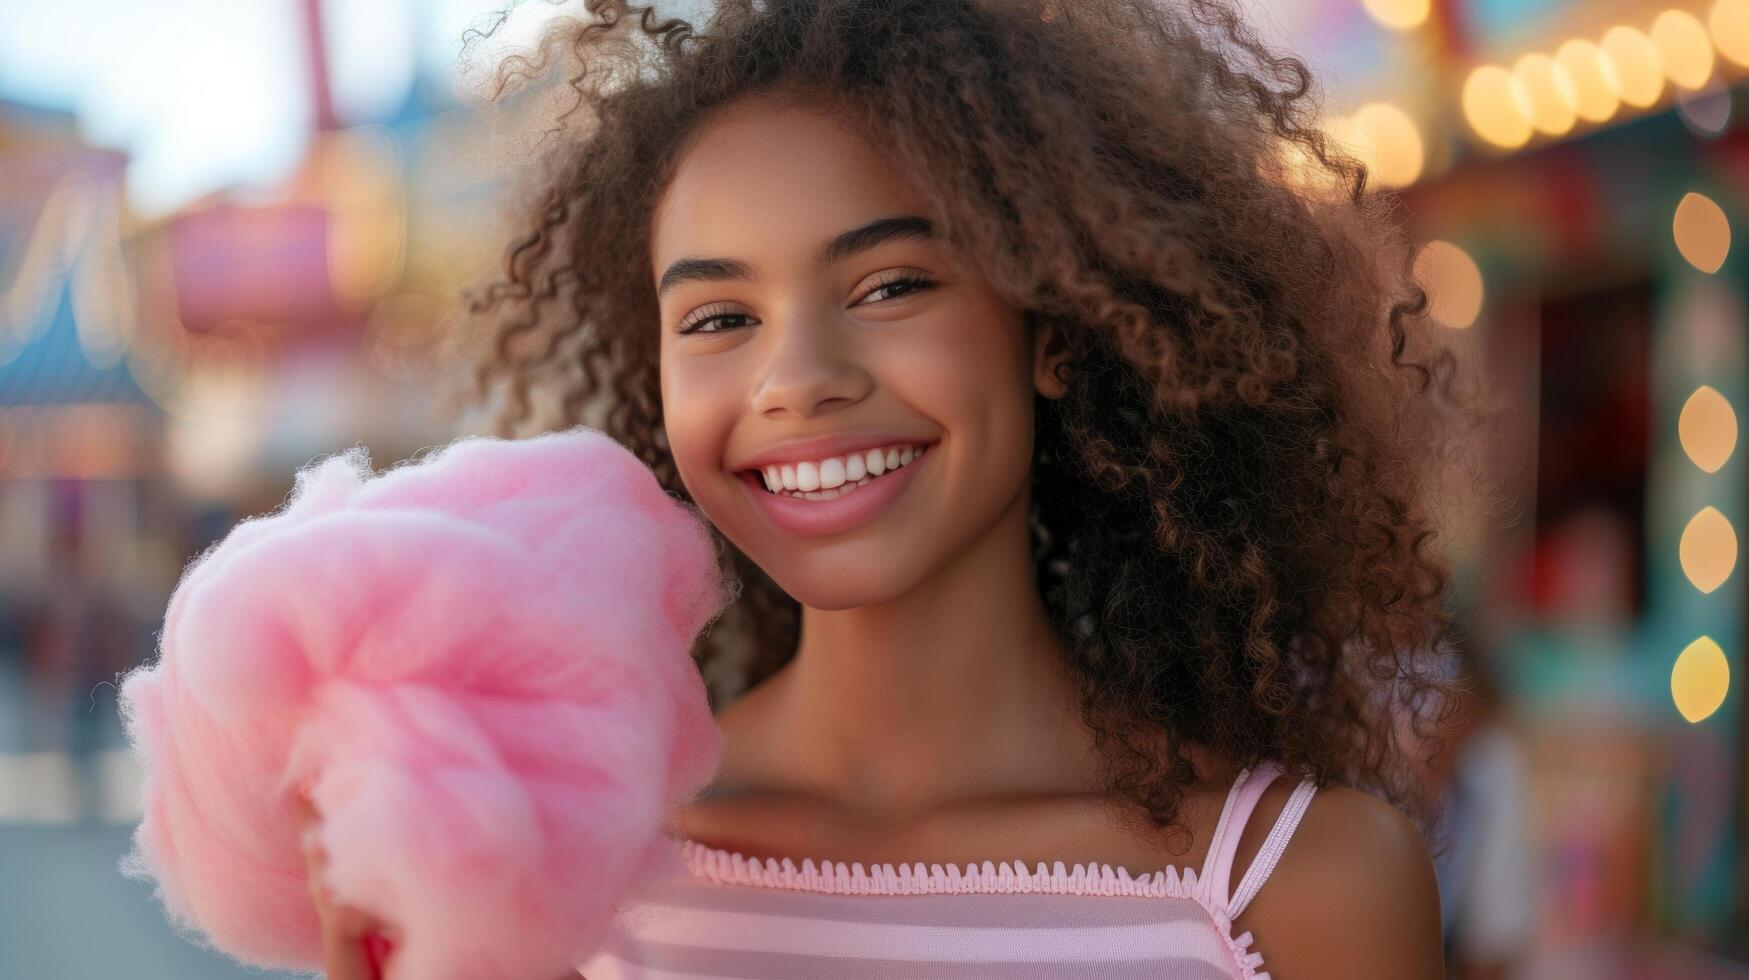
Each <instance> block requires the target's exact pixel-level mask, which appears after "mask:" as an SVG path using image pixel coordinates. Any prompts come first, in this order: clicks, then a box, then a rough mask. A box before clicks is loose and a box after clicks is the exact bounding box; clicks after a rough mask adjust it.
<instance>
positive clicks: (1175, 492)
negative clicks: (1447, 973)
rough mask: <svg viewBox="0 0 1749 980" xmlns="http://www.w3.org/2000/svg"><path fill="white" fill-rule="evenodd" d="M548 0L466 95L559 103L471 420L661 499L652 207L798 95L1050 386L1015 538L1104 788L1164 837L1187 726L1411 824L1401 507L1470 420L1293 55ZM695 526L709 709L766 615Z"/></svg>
mask: <svg viewBox="0 0 1749 980" xmlns="http://www.w3.org/2000/svg"><path fill="white" fill-rule="evenodd" d="M583 6H584V7H585V8H586V14H587V16H586V17H581V18H578V19H575V20H569V21H564V22H560V23H559V24H557V25H556V26H549V27H548V29H547V31H546V33H545V34H544V35H543V36H542V38H541V41H540V43H539V45H538V46H537V48H536V49H535V51H534V52H533V53H532V54H531V55H529V56H518V57H515V58H511V59H508V60H506V61H505V62H503V63H502V64H501V65H500V66H499V67H498V69H497V72H496V74H495V79H494V80H495V81H496V84H497V88H496V91H495V92H493V93H492V94H491V96H490V99H491V101H492V102H499V101H502V100H503V98H504V96H505V93H506V91H507V90H512V89H514V87H515V86H514V85H513V83H515V82H518V81H522V82H526V83H531V85H530V87H532V83H537V82H540V81H541V79H542V78H543V77H546V76H555V75H556V76H559V77H562V78H563V80H564V84H563V85H558V86H550V85H549V86H547V87H546V88H545V89H541V91H546V92H548V93H551V92H554V91H557V92H559V94H560V96H561V97H562V98H563V100H564V101H565V102H567V103H569V104H568V105H567V106H566V107H565V110H564V111H563V112H562V113H558V114H557V123H556V125H554V126H553V127H552V128H551V129H550V130H548V131H547V133H546V138H547V142H546V145H545V146H543V147H542V148H541V152H539V153H537V154H535V155H534V162H533V165H532V166H531V167H530V168H529V169H528V170H527V171H526V172H525V173H526V180H527V181H528V183H526V184H523V185H521V186H519V187H517V188H516V189H515V192H514V193H515V195H519V196H513V198H512V199H513V200H520V201H521V202H522V203H521V205H520V206H515V205H513V207H515V208H516V210H517V212H518V213H517V215H516V219H515V220H516V221H517V223H518V228H519V233H518V237H517V238H516V240H515V241H514V243H513V244H512V246H511V247H510V248H509V249H508V252H507V255H506V258H505V261H504V263H503V265H502V268H501V270H499V271H496V272H494V274H493V276H492V278H491V279H490V281H488V282H486V283H483V284H478V285H477V286H476V287H475V288H471V289H469V290H466V291H464V294H463V296H464V300H465V306H466V309H465V311H464V313H463V315H462V316H460V317H458V322H459V323H460V324H461V325H462V326H461V329H460V330H459V331H458V332H457V338H456V342H457V343H458V344H459V345H461V350H463V351H464V353H463V355H462V357H461V363H463V364H467V365H471V366H472V371H471V377H470V379H469V380H470V385H469V388H468V391H467V392H466V393H465V394H464V395H463V396H462V398H463V399H464V400H471V404H472V405H473V406H475V407H478V406H479V405H481V404H484V403H485V402H487V401H495V400H496V397H495V396H497V395H500V394H501V395H503V396H504V399H503V402H502V403H501V404H498V405H496V406H495V407H494V408H492V409H490V410H488V412H487V413H486V414H487V416H488V420H487V422H486V425H487V426H488V427H489V428H491V429H493V430H495V431H496V432H497V433H498V434H500V435H503V436H513V435H515V434H516V433H517V432H519V431H524V430H533V431H541V430H544V428H546V427H550V426H556V425H557V426H568V425H575V424H592V425H595V426H596V427H598V428H602V429H604V430H605V431H607V432H609V433H610V434H612V435H613V436H615V437H616V438H618V439H619V440H621V441H622V442H623V443H624V444H625V445H627V446H628V447H630V448H631V449H632V450H633V451H635V452H636V453H637V454H638V455H639V457H640V458H642V459H643V460H644V462H645V463H647V464H648V465H649V466H650V467H651V468H652V469H653V470H654V472H655V473H656V475H657V477H658V479H659V480H661V482H662V483H663V485H664V486H666V487H667V488H668V490H669V491H670V492H671V493H673V494H674V495H675V496H676V497H678V498H679V499H681V500H685V501H688V502H690V498H689V496H688V495H687V491H686V489H685V487H684V486H683V485H682V483H681V481H680V479H679V477H678V475H677V472H676V468H675V465H674V462H673V460H672V458H671V457H670V454H669V452H668V448H667V445H666V441H665V436H664V430H663V414H662V403H661V397H660V389H659V386H658V356H657V355H658V342H659V332H658V329H657V324H658V312H657V305H656V296H655V290H654V285H653V283H652V281H651V274H650V259H649V246H650V234H651V214H652V209H653V208H654V206H655V204H656V203H657V200H658V198H659V195H660V194H661V193H662V190H663V188H664V185H665V182H666V180H667V179H668V177H669V176H670V175H671V173H672V168H673V167H674V166H675V163H676V158H677V157H678V156H679V155H680V152H681V151H682V150H683V149H684V148H685V145H686V143H687V140H688V139H689V137H690V136H691V135H692V134H694V133H696V132H697V131H698V130H699V128H700V124H701V122H703V121H704V120H706V119H707V118H709V116H710V115H711V113H712V112H713V111H714V110H716V109H718V108H720V107H723V106H725V105H727V104H729V103H730V102H732V101H733V100H736V99H738V98H740V97H742V96H745V95H749V94H752V93H759V92H773V93H779V94H782V95H785V96H787V97H788V98H790V99H794V100H796V101H797V103H798V104H802V105H807V106H810V107H817V108H820V109H823V110H827V111H830V112H833V113H835V114H837V117H838V118H842V119H845V120H846V121H847V122H849V123H850V124H851V125H853V126H855V127H856V128H857V129H859V130H860V131H861V132H863V133H865V134H867V136H868V138H870V139H871V140H872V141H874V143H875V144H876V145H878V146H881V147H882V148H883V151H884V152H885V153H886V154H887V157H888V159H889V160H890V161H891V164H892V166H894V167H895V168H896V169H897V170H898V171H899V172H900V173H902V174H903V175H905V176H906V177H907V178H908V179H909V180H911V181H913V182H914V184H915V186H916V187H917V188H919V190H920V192H921V193H922V194H923V195H924V196H925V199H926V200H927V201H928V203H929V204H930V206H931V207H932V208H934V209H935V214H936V215H937V216H938V217H939V219H940V223H941V227H942V232H943V234H944V235H945V237H946V238H947V240H948V242H949V243H950V244H951V245H952V246H953V247H954V248H955V249H956V250H957V251H958V252H959V253H960V254H962V255H964V256H967V257H968V258H969V259H970V260H971V261H972V262H973V263H974V268H976V269H978V270H979V272H980V273H981V274H982V275H983V276H984V277H985V278H986V279H987V280H988V281H989V283H990V284H991V285H992V288H994V289H995V290H997V291H998V292H999V293H1000V294H1001V295H1002V296H1003V297H1004V298H1005V299H1006V300H1007V301H1009V302H1010V303H1012V304H1013V306H1014V307H1015V308H1016V309H1018V310H1021V311H1023V313H1024V315H1025V316H1027V317H1030V318H1034V319H1033V322H1035V323H1036V322H1040V321H1044V320H1048V321H1050V322H1051V323H1053V324H1054V325H1055V327H1056V328H1057V330H1058V336H1060V337H1061V338H1063V342H1064V343H1065V345H1066V347H1067V348H1068V350H1069V352H1070V358H1069V362H1068V364H1067V370H1066V371H1064V372H1063V373H1062V375H1061V376H1062V377H1063V380H1065V381H1066V383H1067V388H1068V391H1067V394H1066V395H1064V396H1063V397H1061V398H1060V399H1048V398H1043V397H1040V398H1039V399H1038V404H1037V410H1038V411H1037V421H1036V424H1037V433H1036V446H1037V455H1036V459H1035V464H1034V472H1033V478H1032V479H1033V493H1032V499H1033V501H1034V505H1033V506H1034V513H1033V535H1034V541H1035V548H1034V558H1035V564H1036V572H1037V581H1038V587H1039V590H1040V594H1041V596H1042V597H1043V598H1044V600H1045V602H1046V605H1047V608H1048V609H1049V611H1050V614H1051V616H1052V618H1053V621H1054V623H1055V624H1056V627H1057V629H1058V632H1059V633H1060V635H1061V638H1062V640H1063V642H1064V645H1065V647H1066V649H1067V650H1068V657H1069V663H1070V666H1071V667H1072V674H1073V675H1074V677H1075V678H1076V679H1077V684H1078V687H1079V693H1080V699H1081V711H1082V715H1083V717H1084V719H1085V722H1086V724H1087V725H1088V726H1089V728H1090V729H1091V730H1092V732H1093V733H1094V736H1095V738H1096V741H1097V744H1098V745H1099V746H1100V747H1101V748H1102V756H1103V758H1105V759H1106V760H1107V764H1108V769H1109V771H1108V772H1106V773H1103V774H1102V776H1108V777H1109V786H1110V788H1111V791H1112V795H1113V796H1114V797H1116V798H1127V799H1129V800H1132V801H1134V802H1135V803H1138V804H1139V805H1140V806H1141V807H1142V808H1143V809H1144V810H1145V812H1146V813H1147V814H1148V815H1149V817H1150V819H1151V820H1152V821H1153V822H1154V823H1155V824H1156V825H1157V826H1159V827H1161V828H1170V827H1173V826H1175V825H1176V820H1177V817H1178V814H1179V809H1180V805H1181V803H1182V799H1183V795H1184V790H1185V787H1186V786H1187V785H1189V784H1190V783H1192V782H1194V781H1195V780H1196V779H1197V778H1198V773H1197V770H1196V767H1195V765H1194V763H1193V761H1192V755H1191V752H1190V750H1191V747H1192V746H1199V747H1202V748H1204V749H1208V750H1213V751H1215V752H1217V753H1218V754H1219V756H1220V757H1221V758H1223V759H1225V760H1228V761H1230V762H1231V763H1232V764H1233V765H1248V764H1252V763H1255V762H1257V761H1260V760H1263V759H1275V760H1278V761H1280V762H1282V763H1284V764H1286V765H1287V766H1288V767H1290V769H1294V770H1297V771H1299V772H1300V773H1302V774H1303V775H1305V776H1308V777H1310V778H1313V779H1315V780H1316V781H1317V782H1319V783H1320V784H1321V785H1322V784H1327V783H1330V782H1342V783H1346V784H1348V785H1353V786H1357V787H1361V788H1365V789H1368V790H1369V791H1371V792H1373V793H1375V794H1376V795H1380V796H1382V797H1383V798H1385V799H1387V800H1388V801H1390V802H1392V803H1394V804H1396V805H1397V806H1398V807H1399V808H1400V809H1402V810H1404V811H1405V812H1406V813H1408V814H1409V815H1410V816H1411V817H1413V818H1415V819H1417V820H1418V821H1419V822H1420V823H1421V825H1422V827H1423V829H1424V830H1426V829H1427V828H1428V827H1429V826H1430V825H1431V821H1432V818H1433V807H1432V805H1431V804H1430V801H1429V800H1428V799H1427V793H1426V791H1425V790H1424V789H1423V788H1422V785H1421V782H1420V780H1419V779H1418V772H1417V770H1418V767H1419V762H1420V756H1419V754H1418V753H1419V752H1420V750H1421V748H1423V747H1424V746H1425V745H1427V744H1433V743H1437V741H1438V740H1437V738H1436V737H1433V731H1434V727H1435V726H1436V725H1437V723H1439V722H1440V721H1443V719H1444V718H1445V717H1446V715H1447V714H1449V712H1450V710H1451V706H1452V704H1453V703H1454V698H1453V688H1452V687H1451V686H1450V685H1449V684H1448V683H1447V682H1446V681H1444V680H1442V678H1441V676H1439V675H1438V674H1437V673H1436V669H1435V668H1434V667H1433V666H1432V665H1431V663H1430V660H1431V658H1429V657H1427V656H1426V655H1425V654H1426V653H1427V652H1428V651H1430V650H1436V649H1438V646H1439V644H1440V642H1441V640H1442V638H1443V637H1444V636H1445V634H1446V631H1447V627H1448V622H1449V616H1450V613H1449V612H1448V610H1447V606H1446V602H1445V599H1446V596H1445V594H1446V591H1447V585H1448V581H1449V579H1450V576H1451V571H1450V565H1449V559H1448V558H1447V557H1446V556H1444V555H1443V554H1441V553H1440V552H1439V551H1438V550H1436V549H1435V547H1434V545H1435V538H1436V536H1437V535H1438V534H1439V533H1440V528H1441V524H1440V521H1439V515H1438V514H1437V513H1436V510H1437V508H1436V506H1435V504H1436V501H1437V500H1440V499H1443V495H1442V493H1441V492H1440V491H1441V490H1442V488H1448V487H1450V486H1453V485H1455V483H1454V482H1453V481H1448V480H1446V479H1445V478H1444V476H1445V470H1446V467H1447V465H1448V464H1454V463H1457V462H1458V461H1460V460H1461V459H1463V458H1464V457H1465V454H1464V453H1462V452H1454V451H1453V449H1454V447H1458V446H1460V445H1461V443H1460V440H1459V438H1458V436H1459V434H1460V433H1461V432H1463V431H1465V429H1466V427H1465V426H1464V425H1463V424H1462V423H1465V422H1469V423H1477V422H1479V421H1480V420H1481V419H1482V418H1483V417H1484V415H1485V414H1486V412H1484V411H1483V410H1482V409H1481V408H1480V407H1479V406H1480V399H1479V398H1478V397H1477V394H1478V392H1477V390H1475V389H1473V388H1472V387H1470V386H1469V385H1467V384H1462V383H1460V378H1462V377H1463V376H1464V372H1462V371H1461V370H1460V369H1459V367H1460V364H1461V362H1460V361H1459V360H1458V359H1457V358H1456V357H1455V355H1454V354H1453V353H1452V351H1451V350H1450V349H1448V348H1446V347H1445V346H1443V345H1442V344H1441V342H1440V340H1439V338H1438V337H1437V336H1436V334H1437V332H1438V328H1436V327H1433V326H1432V325H1431V323H1430V321H1429V319H1428V317H1427V312H1426V311H1427V300H1426V297H1425V295H1424V294H1423V292H1422V290H1421V289H1420V288H1418V287H1417V286H1416V285H1415V282H1414V279H1413V276H1412V258H1413V253H1412V249H1411V247H1410V245H1409V243H1408V242H1407V241H1406V235H1405V234H1404V233H1403V232H1402V230H1401V229H1400V228H1399V226H1398V222H1397V221H1396V219H1395V207H1396V199H1395V198H1394V197H1393V196H1392V195H1390V194H1389V193H1388V192H1381V191H1377V190H1374V189H1371V188H1369V186H1368V184H1367V172H1366V170H1365V168H1364V166H1363V165H1361V164H1360V163H1359V162H1357V161H1356V160H1355V159H1353V158H1351V157H1349V156H1346V155H1344V154H1343V153H1342V152H1340V150H1339V149H1338V148H1337V147H1336V146H1335V145H1333V144H1332V143H1330V142H1329V141H1327V139H1326V137H1325V135H1324V134H1323V132H1322V131H1321V130H1320V128H1319V127H1318V125H1317V123H1316V120H1315V112H1316V109H1315V101H1316V100H1315V98H1314V96H1313V95H1312V92H1313V87H1312V83H1311V77H1310V74H1309V72H1308V71H1307V69H1306V67H1305V65H1304V64H1303V63H1302V62H1301V61H1299V60H1297V59H1295V58H1292V57H1284V56H1280V55H1278V54H1276V53H1274V52H1272V51H1271V50H1270V49H1269V48H1267V47H1266V46H1265V45H1264V44H1263V43H1261V42H1260V41H1259V39H1258V37H1257V36H1256V34H1255V33H1254V31H1253V29H1252V28H1251V27H1249V26H1248V25H1247V24H1246V23H1245V22H1244V21H1243V20H1242V19H1241V18H1240V16H1239V15H1238V13H1237V12H1236V11H1235V9H1234V8H1233V6H1232V4H1231V3H1229V2H1224V0H1086V2H1075V3H1057V2H1049V0H1038V2H1034V0H763V2H758V0H718V2H717V3H716V4H715V11H714V14H713V16H712V17H711V18H710V19H709V21H708V22H707V23H705V24H704V25H703V27H702V28H696V27H695V26H694V25H693V24H691V23H689V22H688V21H686V20H683V19H680V18H678V17H662V16H658V15H657V13H656V12H655V10H654V9H653V8H652V7H651V6H647V5H641V4H632V3H626V2H623V0H584V3H583ZM502 22H503V20H502V15H501V16H500V19H499V21H498V23H499V24H501V23H502ZM495 26H496V25H494V27H493V29H495ZM485 33H486V34H489V33H491V31H490V30H488V31H486V32H485ZM475 36H479V35H475ZM573 94H574V95H575V98H572V96H573ZM452 397H453V396H452ZM537 399H539V400H544V401H545V404H546V405H547V406H548V407H547V408H546V410H545V411H544V413H543V412H537V410H536V405H535V402H536V400H537ZM452 404H455V402H452ZM719 538H720V535H719ZM720 545H721V547H722V556H723V561H724V563H725V571H726V572H728V573H729V575H730V576H731V580H732V581H734V582H735V583H737V588H738V594H737V595H736V597H735V598H734V600H733V601H732V602H731V604H730V606H729V607H728V609H727V610H726V611H725V613H724V614H723V616H722V617H721V618H720V619H719V620H718V621H717V622H716V623H715V624H713V627H712V628H711V629H709V630H708V631H707V632H706V633H705V634H704V635H703V636H701V638H700V640H699V642H698V646H697V648H696V649H695V656H696V657H697V659H698V662H699V665H700V668H701V670H702V672H703V673H704V676H705V678H706V681H707V684H708V685H709V687H710V690H711V697H712V702H713V706H714V707H718V708H720V707H721V706H722V705H723V704H724V703H726V701H727V700H729V699H730V698H731V697H732V696H734V695H735V693H736V692H737V691H738V690H744V689H745V688H747V687H750V686H752V685H756V684H758V683H759V682H760V681H761V680H763V679H764V678H766V677H768V676H769V675H771V674H772V673H773V672H775V671H776V670H778V669H779V668H780V667H782V666H783V665H784V663H786V662H787V661H788V660H789V658H791V657H793V656H794V652H795V647H796V643H797V639H798V624H799V608H798V606H797V604H796V602H795V601H794V600H792V599H790V598H789V597H788V596H787V595H785V594H784V593H783V592H782V591H781V590H780V589H779V588H778V587H777V585H776V584H775V583H774V582H773V581H772V580H771V579H770V578H769V577H768V576H766V575H765V574H764V573H763V572H762V571H761V570H760V569H759V568H758V567H757V566H755V565H754V564H753V563H752V562H751V561H750V560H749V559H748V558H747V557H746V556H745V555H744V554H742V553H741V552H740V551H739V550H738V549H736V548H735V547H734V546H733V545H732V544H730V543H728V542H727V541H720ZM1405 717H1407V718H1409V719H1410V722H1411V724H1410V725H1409V726H1408V727H1407V728H1405V726H1404V725H1403V720H1404V718H1405ZM1407 733H1412V736H1411V735H1409V734H1407ZM1424 738H1426V739H1431V741H1430V742H1424V741H1422V739H1424Z"/></svg>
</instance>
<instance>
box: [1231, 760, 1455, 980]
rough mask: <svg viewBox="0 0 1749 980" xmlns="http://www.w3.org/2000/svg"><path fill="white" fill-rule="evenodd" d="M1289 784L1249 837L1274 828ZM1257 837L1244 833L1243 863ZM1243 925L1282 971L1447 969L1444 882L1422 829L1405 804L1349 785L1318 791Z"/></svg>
mask: <svg viewBox="0 0 1749 980" xmlns="http://www.w3.org/2000/svg"><path fill="white" fill-rule="evenodd" d="M1292 789H1293V784H1292V781H1290V780H1287V779H1280V780H1277V781H1276V783H1275V785H1274V786H1271V787H1270V790H1269V792H1268V793H1267V794H1266V795H1265V799H1264V801H1262V803H1260V805H1259V807H1258V812H1257V814H1256V817H1257V819H1254V820H1253V821H1252V822H1251V824H1250V825H1248V826H1247V828H1246V831H1247V833H1246V835H1245V836H1246V837H1247V838H1250V837H1253V836H1254V835H1255V836H1262V835H1266V834H1267V833H1268V828H1269V826H1270V825H1271V824H1272V823H1273V822H1274V817H1275V815H1276V814H1278V813H1279V812H1280V810H1281V808H1282V805H1283V804H1285V802H1286V799H1287V796H1288V794H1289V793H1291V792H1292ZM1257 825H1261V829H1260V833H1259V832H1258V831H1259V828H1258V826H1257ZM1259 846H1260V841H1250V840H1247V841H1245V842H1244V843H1243V844H1242V845H1241V848H1240V855H1239V858H1240V859H1239V860H1238V861H1236V862H1235V864H1234V867H1235V869H1240V868H1244V867H1247V866H1248V865H1249V857H1248V856H1247V855H1246V853H1245V852H1246V851H1250V852H1252V853H1255V851H1256V850H1257V849H1258V848H1259ZM1237 873H1238V872H1237V870H1236V871H1235V874H1237ZM1247 929H1249V930H1252V931H1253V933H1254V934H1255V936H1256V937H1257V942H1256V945H1255V946H1254V949H1256V951H1257V952H1259V953H1261V954H1263V958H1264V962H1265V964H1266V965H1267V966H1268V967H1269V969H1270V971H1271V972H1272V973H1274V974H1275V975H1277V976H1283V977H1295V978H1302V980H1318V978H1323V977H1343V978H1353V980H1367V978H1373V977H1381V978H1382V977H1393V978H1396V977H1402V978H1419V977H1427V978H1436V977H1440V976H1442V975H1443V967H1442V952H1441V946H1440V921H1439V889H1438V885H1437V883H1436V881H1435V879H1434V874H1433V860H1432V857H1431V856H1430V855H1429V853H1428V849H1427V844H1426V841H1425V840H1424V839H1423V837H1422V835H1421V831H1420V830H1419V829H1418V828H1417V827H1416V826H1415V824H1414V822H1413V821H1411V820H1410V819H1409V818H1408V817H1407V816H1405V815H1404V814H1403V813H1402V811H1400V810H1398V809H1397V808H1395V807H1393V806H1391V805H1390V804H1388V803H1385V802H1384V801H1382V800H1379V799H1377V798H1375V797H1373V796H1370V795H1368V794H1366V793H1363V792H1361V791H1359V790H1356V789H1353V788H1350V787H1347V786H1326V787H1324V788H1322V789H1319V790H1318V792H1317V793H1316V794H1315V795H1313V797H1312V801H1311V804H1310V805H1309V806H1308V807H1307V808H1306V812H1305V814H1304V815H1303V816H1302V817H1301V819H1300V823H1299V826H1298V828H1297V829H1295V831H1294V833H1293V836H1292V838H1291V839H1290V840H1289V842H1288V845H1287V848H1286V849H1285V850H1284V851H1283V852H1282V856H1281V859H1280V861H1279V862H1278V863H1277V864H1276V867H1275V870H1274V871H1273V872H1272V873H1271V874H1270V875H1269V878H1268V881H1267V882H1266V883H1265V884H1264V885H1263V887H1262V889H1261V890H1259V891H1258V892H1257V896H1256V898H1255V899H1254V900H1253V901H1252V902H1251V904H1250V905H1249V906H1247V907H1246V908H1245V909H1244V911H1243V913H1242V914H1241V915H1240V917H1239V920H1238V921H1237V922H1236V923H1235V931H1243V930H1247Z"/></svg>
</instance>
